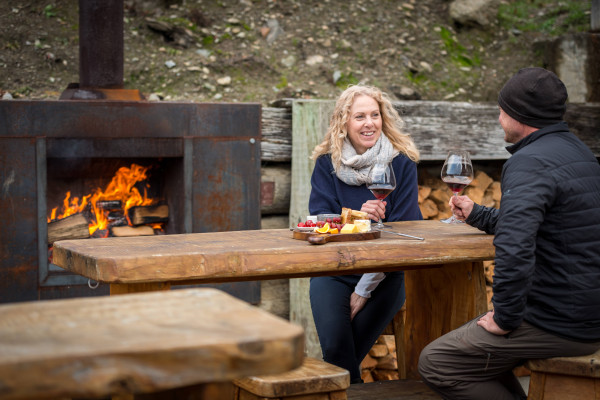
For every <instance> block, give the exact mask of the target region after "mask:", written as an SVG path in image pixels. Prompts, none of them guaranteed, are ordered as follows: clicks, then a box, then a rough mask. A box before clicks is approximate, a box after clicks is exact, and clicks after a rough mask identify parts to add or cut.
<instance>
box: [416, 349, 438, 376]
mask: <svg viewBox="0 0 600 400" xmlns="http://www.w3.org/2000/svg"><path fill="white" fill-rule="evenodd" d="M433 354H434V352H433V351H432V343H430V344H429V345H427V346H426V347H425V348H424V349H423V351H421V355H420V356H419V365H418V371H419V374H420V375H421V378H423V380H424V381H427V382H430V381H431V378H432V377H433V376H435V368H434V364H435V363H434V362H433V357H434V356H433ZM434 380H435V379H434Z"/></svg>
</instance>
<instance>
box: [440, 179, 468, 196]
mask: <svg viewBox="0 0 600 400" xmlns="http://www.w3.org/2000/svg"><path fill="white" fill-rule="evenodd" d="M442 180H443V181H444V182H445V183H446V185H448V187H449V188H450V190H452V192H453V193H454V194H456V195H458V194H459V193H460V192H461V191H462V190H463V189H464V188H466V187H467V185H468V184H469V183H471V180H472V179H471V177H469V176H446V177H444V178H442Z"/></svg>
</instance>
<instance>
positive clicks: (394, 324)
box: [382, 302, 406, 379]
mask: <svg viewBox="0 0 600 400" xmlns="http://www.w3.org/2000/svg"><path fill="white" fill-rule="evenodd" d="M405 318H406V302H405V303H404V305H403V306H402V308H401V309H400V311H398V312H397V313H396V315H394V319H393V320H392V321H391V322H390V323H389V324H388V326H386V328H385V330H384V331H383V333H382V335H394V341H395V342H396V361H397V362H398V378H399V379H406V355H405V353H404V322H405V321H404V319H405Z"/></svg>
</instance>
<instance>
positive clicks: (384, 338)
mask: <svg viewBox="0 0 600 400" xmlns="http://www.w3.org/2000/svg"><path fill="white" fill-rule="evenodd" d="M360 366H361V377H362V379H363V381H365V383H368V382H373V381H389V380H394V379H398V361H397V360H396V342H395V339H394V336H393V335H381V336H379V339H377V342H375V344H374V345H373V347H372V348H371V350H369V354H367V356H366V357H365V358H364V360H363V361H362V363H361V364H360Z"/></svg>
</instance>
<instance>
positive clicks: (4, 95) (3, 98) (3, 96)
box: [2, 92, 13, 100]
mask: <svg viewBox="0 0 600 400" xmlns="http://www.w3.org/2000/svg"><path fill="white" fill-rule="evenodd" d="M12 99H13V97H12V95H11V94H10V93H8V92H6V93H4V94H3V95H2V100H12Z"/></svg>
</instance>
